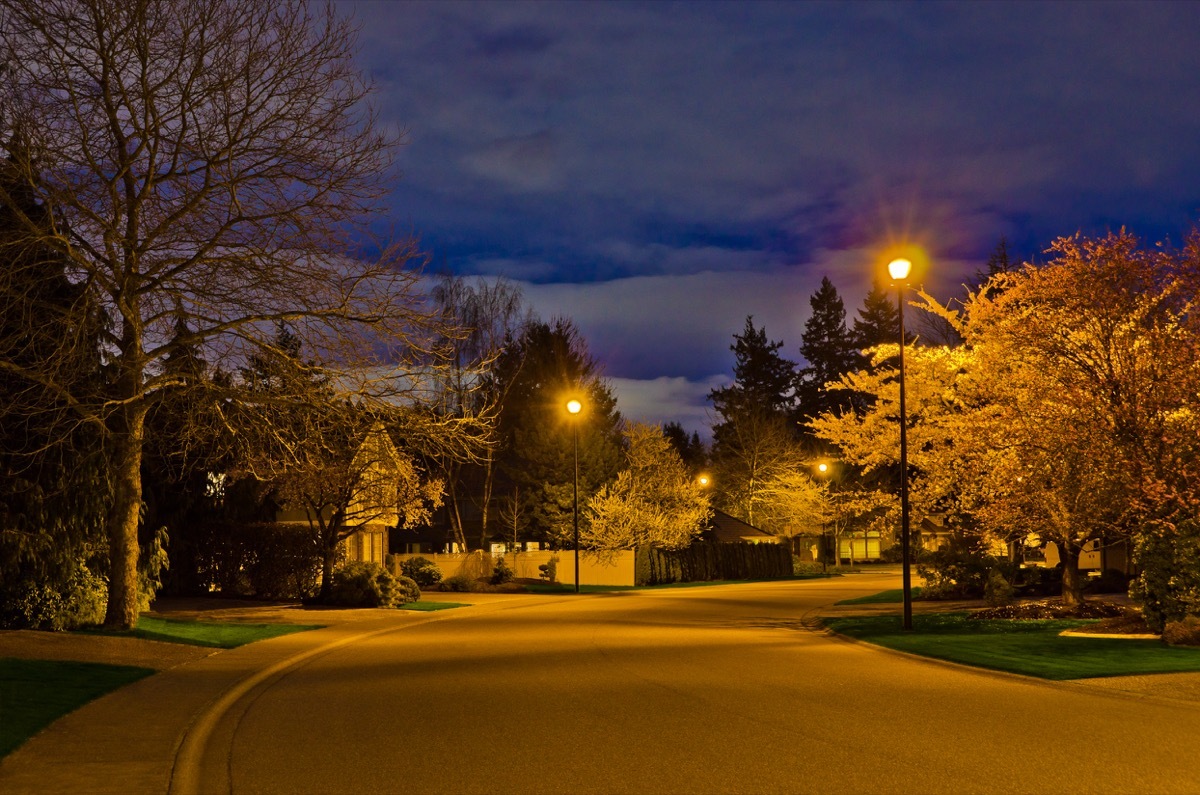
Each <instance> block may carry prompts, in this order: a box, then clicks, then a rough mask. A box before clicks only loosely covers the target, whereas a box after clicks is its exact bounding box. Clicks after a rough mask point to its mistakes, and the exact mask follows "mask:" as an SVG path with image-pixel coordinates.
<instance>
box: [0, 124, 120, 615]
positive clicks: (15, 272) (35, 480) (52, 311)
mask: <svg viewBox="0 0 1200 795" xmlns="http://www.w3.org/2000/svg"><path fill="white" fill-rule="evenodd" d="M8 148H9V151H10V155H9V157H8V158H7V159H6V160H5V161H3V162H0V373H2V374H3V375H2V377H0V626H4V627H18V628H19V627H35V628H37V627H42V628H48V629H69V628H74V627H76V626H79V625H82V624H87V623H97V622H99V620H100V619H101V618H103V614H104V613H103V611H104V587H105V586H104V580H103V576H104V575H105V574H106V572H107V559H106V556H105V555H104V545H103V539H104V532H103V530H104V528H103V522H104V512H105V508H106V506H107V501H108V498H109V491H108V485H107V484H108V477H107V471H106V468H105V466H104V458H103V448H102V440H101V437H100V434H99V433H98V431H97V429H96V427H94V426H93V425H92V424H89V423H87V422H84V421H83V418H82V417H81V416H80V415H79V414H77V413H76V412H75V410H74V407H73V406H72V404H71V402H70V401H69V400H68V399H67V397H66V395H68V394H70V395H72V396H73V397H75V399H76V400H80V401H87V402H90V403H92V404H93V405H95V404H98V403H100V401H102V399H103V387H104V374H103V369H102V365H101V359H100V352H99V343H98V338H99V334H100V330H101V327H100V320H99V313H98V311H97V310H96V309H95V306H94V302H93V300H92V297H91V296H90V295H89V294H88V292H87V290H86V288H85V287H84V286H82V285H79V284H75V283H73V282H72V281H71V279H70V278H69V277H68V274H67V264H66V260H65V258H64V257H62V256H61V255H60V254H59V253H58V252H57V251H55V250H54V249H53V248H51V247H49V246H47V245H45V244H43V243H42V242H41V236H40V235H39V234H36V233H31V232H30V229H31V228H33V229H41V230H45V229H47V228H49V227H50V225H51V223H52V219H51V215H50V212H49V210H48V208H47V207H46V206H45V205H43V204H40V203H39V202H38V201H36V200H35V198H34V191H33V188H32V186H31V185H29V184H28V183H27V182H25V181H24V180H23V179H22V175H24V174H28V173H30V171H31V169H30V168H29V167H28V164H22V161H23V160H24V159H27V158H28V157H29V152H28V149H27V148H26V147H25V146H24V145H23V144H22V143H21V140H20V138H19V137H15V138H14V140H13V141H12V142H10V144H9V147H8ZM42 363H53V365H54V366H55V368H56V370H57V372H58V376H59V377H58V380H57V381H56V382H50V383H46V382H42V381H40V380H37V379H32V378H28V377H25V375H24V374H25V373H26V372H27V371H28V370H31V369H33V368H34V367H36V366H38V365H40V364H42Z"/></svg>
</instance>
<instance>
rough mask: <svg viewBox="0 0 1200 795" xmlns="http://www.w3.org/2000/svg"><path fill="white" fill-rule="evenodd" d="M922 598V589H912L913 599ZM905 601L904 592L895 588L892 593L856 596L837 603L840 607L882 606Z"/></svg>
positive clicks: (884, 592)
mask: <svg viewBox="0 0 1200 795" xmlns="http://www.w3.org/2000/svg"><path fill="white" fill-rule="evenodd" d="M920 597H921V589H920V588H919V587H917V588H913V589H912V598H913V599H919V598H920ZM903 601H904V590H903V589H902V588H895V589H893V590H890V591H880V592H879V593H873V594H869V595H867V596H856V597H855V598H853V599H843V600H842V601H840V602H836V604H839V605H882V604H900V603H901V602H903Z"/></svg>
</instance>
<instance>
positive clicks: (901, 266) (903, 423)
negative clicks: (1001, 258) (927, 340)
mask: <svg viewBox="0 0 1200 795" xmlns="http://www.w3.org/2000/svg"><path fill="white" fill-rule="evenodd" d="M911 271H912V263H911V262H909V261H908V260H906V259H894V260H892V261H891V262H889V263H888V273H889V274H890V275H891V277H892V281H894V282H896V297H897V305H898V306H899V315H900V554H901V559H902V560H903V569H902V571H903V574H902V578H903V579H902V582H903V588H904V624H903V626H904V629H906V630H911V629H912V574H911V571H910V567H909V566H910V564H909V559H910V550H909V537H908V413H907V410H906V406H905V403H904V288H905V287H907V286H908V275H909V273H910V272H911Z"/></svg>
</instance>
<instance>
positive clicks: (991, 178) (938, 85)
mask: <svg viewBox="0 0 1200 795" xmlns="http://www.w3.org/2000/svg"><path fill="white" fill-rule="evenodd" d="M343 4H344V5H345V6H346V8H347V10H348V11H352V12H353V13H356V14H357V15H358V16H359V17H360V19H361V20H362V22H363V34H362V44H363V48H362V64H363V65H364V67H365V68H367V69H368V70H369V71H370V72H371V73H372V74H373V75H374V76H375V78H376V80H377V83H378V87H379V93H378V102H379V106H380V110H381V112H382V116H383V118H384V119H386V120H388V121H390V122H392V123H395V124H396V125H398V126H400V127H402V128H404V129H405V130H406V131H407V136H408V144H407V145H406V147H405V148H404V149H403V150H402V151H401V153H400V156H399V162H398V165H399V168H400V169H401V171H402V172H403V178H402V179H400V180H399V181H398V182H397V184H396V190H395V192H394V195H393V196H392V198H391V203H392V208H393V220H394V221H395V222H396V224H397V226H398V227H400V228H407V227H408V226H412V227H413V228H415V229H416V230H417V231H418V232H419V233H420V234H421V236H422V240H423V243H424V245H425V246H426V248H427V249H428V250H429V251H430V252H431V254H432V256H433V258H434V261H435V262H438V263H441V264H442V265H444V266H445V267H447V268H450V269H453V270H457V271H459V272H462V273H486V274H506V275H509V276H511V277H512V278H515V279H519V280H521V281H524V282H526V283H527V284H529V285H530V294H531V296H534V297H535V298H536V303H537V304H538V308H539V309H540V310H541V311H543V312H544V313H546V314H554V313H561V314H573V315H575V316H577V319H578V320H579V323H580V326H581V328H582V330H583V332H584V334H585V335H586V336H587V337H588V339H589V341H591V342H592V344H593V347H594V348H596V349H597V353H598V355H600V356H601V357H602V358H604V359H605V361H606V364H607V366H608V371H609V373H610V374H611V375H612V376H614V377H615V378H620V379H641V380H643V381H645V380H650V379H654V378H655V377H656V376H663V377H675V378H685V379H689V383H700V382H701V381H703V380H704V379H706V378H710V377H719V376H720V375H721V374H724V373H728V371H729V366H730V355H729V352H728V341H729V338H730V335H732V333H734V332H735V331H737V330H738V329H739V328H740V327H741V319H742V318H744V317H745V315H746V314H755V315H756V317H760V318H764V319H766V320H768V321H769V327H768V332H769V333H771V334H772V336H774V337H775V338H779V337H783V338H784V340H785V342H786V343H787V344H788V346H789V348H790V349H791V351H792V355H794V352H795V349H796V348H797V347H798V344H799V332H800V330H801V329H802V328H803V319H804V316H805V315H806V314H807V309H808V302H807V297H808V296H807V291H810V290H811V289H814V288H815V287H816V285H817V284H818V283H819V281H820V277H821V276H822V275H826V274H828V275H830V277H831V278H833V279H834V280H835V283H836V284H838V286H839V288H840V289H842V290H843V293H844V298H845V301H846V304H847V306H848V307H849V308H851V312H852V313H853V311H854V309H855V308H856V307H857V306H858V304H859V302H860V301H861V297H862V294H863V293H864V292H865V289H866V287H867V285H869V283H870V276H871V273H872V269H873V268H877V267H878V263H877V262H874V261H873V260H872V257H874V256H877V255H878V252H879V250H880V249H881V247H882V246H883V245H884V244H886V243H887V242H888V241H889V240H892V239H895V238H899V237H911V238H916V239H919V240H921V241H923V242H924V243H925V244H926V245H927V247H928V248H929V249H930V254H931V256H932V258H933V264H932V268H931V271H930V277H929V278H930V279H931V286H932V287H934V288H936V289H938V290H941V291H943V292H944V293H946V294H949V293H950V292H952V291H954V290H955V289H957V287H958V285H960V284H961V283H962V282H963V281H964V280H965V279H966V278H967V277H968V276H969V275H970V274H971V273H973V272H974V270H975V269H976V268H978V267H980V266H981V265H982V263H983V262H984V260H986V258H987V256H988V255H989V254H990V252H991V251H992V250H993V248H994V247H995V245H996V242H997V241H998V240H999V239H1000V237H1002V236H1004V237H1006V238H1007V239H1008V240H1009V242H1010V245H1011V247H1012V248H1013V249H1014V250H1015V251H1016V252H1018V253H1020V254H1021V255H1024V256H1026V257H1034V256H1037V255H1038V254H1039V252H1041V251H1042V250H1043V249H1045V248H1046V246H1048V245H1049V243H1050V242H1051V241H1052V240H1053V239H1054V238H1055V237H1056V236H1059V235H1064V234H1072V233H1074V232H1075V231H1083V232H1085V233H1088V234H1098V233H1103V232H1104V231H1106V230H1107V229H1109V228H1117V227H1119V226H1122V225H1125V226H1128V227H1130V228H1131V229H1133V230H1134V231H1136V232H1138V233H1139V234H1141V235H1143V236H1144V237H1145V238H1147V239H1149V240H1157V239H1162V238H1166V237H1170V238H1172V239H1174V240H1179V239H1180V238H1181V237H1182V236H1183V235H1184V234H1186V232H1187V230H1188V229H1189V227H1190V226H1191V224H1192V222H1193V221H1194V220H1195V219H1196V218H1197V217H1198V216H1200V187H1198V186H1200V115H1197V114H1196V113H1195V111H1194V109H1195V107H1196V106H1197V103H1198V102H1200V48H1198V47H1196V46H1195V43H1196V42H1197V41H1200V14H1198V13H1196V8H1195V6H1194V5H1193V4H1188V3H1145V2H1089V3H1043V2H1009V1H1008V0H1006V1H1005V2H972V3H961V2H952V3H932V2H920V3H904V2H892V3H885V2H874V3H840V2H838V3H819V2H804V3H773V2H769V3H768V2H765V3H755V2H739V3H729V2H716V3H695V2H688V3H664V2H605V3H560V2H521V3H510V2H499V1H495V2H488V3H478V2H464V3H457V2H445V1H443V0H439V1H438V2H430V3H422V2H410V3H404V4H392V3H369V2H360V3H352V2H346V3H343ZM642 290H653V291H655V293H656V294H642V293H639V291H642ZM673 293H674V294H677V296H679V300H681V301H686V302H688V306H687V311H686V312H685V311H682V310H680V309H679V308H678V307H677V306H676V303H677V302H671V301H668V302H667V303H663V300H660V299H664V298H669V297H671V295H672V294H673ZM608 302H616V303H615V304H609V303H608ZM639 313H651V314H650V316H649V317H650V318H651V319H647V315H645V314H639ZM655 315H657V316H658V319H657V320H654V317H655ZM652 320H653V322H651V321H652ZM629 383H632V381H630V382H629ZM654 383H657V384H659V385H660V386H661V385H662V384H666V383H668V382H659V381H655V382H654ZM669 383H670V384H672V385H673V386H672V388H671V390H670V393H671V394H674V395H679V394H684V393H686V390H680V389H677V388H675V382H669ZM705 383H707V382H705ZM651 392H653V393H654V394H659V392H654V390H649V391H648V392H646V394H650V393H651ZM660 392H661V390H660Z"/></svg>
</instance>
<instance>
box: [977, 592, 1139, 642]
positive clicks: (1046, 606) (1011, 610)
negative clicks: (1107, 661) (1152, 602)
mask: <svg viewBox="0 0 1200 795" xmlns="http://www.w3.org/2000/svg"><path fill="white" fill-rule="evenodd" d="M971 618H974V619H989V618H990V619H997V618H999V619H1025V620H1030V619H1055V618H1083V619H1100V621H1099V622H1097V623H1096V624H1095V625H1093V626H1092V627H1089V628H1088V629H1089V631H1094V632H1104V633H1111V634H1113V635H1141V634H1146V633H1149V632H1150V629H1149V628H1148V627H1147V626H1146V621H1145V619H1143V618H1142V612H1141V611H1140V610H1138V609H1137V608H1136V607H1130V606H1128V605H1119V604H1114V603H1113V602H1100V601H1094V600H1086V601H1084V602H1083V603H1081V604H1078V605H1064V604H1063V603H1062V600H1061V599H1042V600H1040V601H1037V602H1021V603H1019V604H1013V605H1005V606H1003V607H988V608H984V609H983V610H976V611H974V612H972V613H971Z"/></svg>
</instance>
